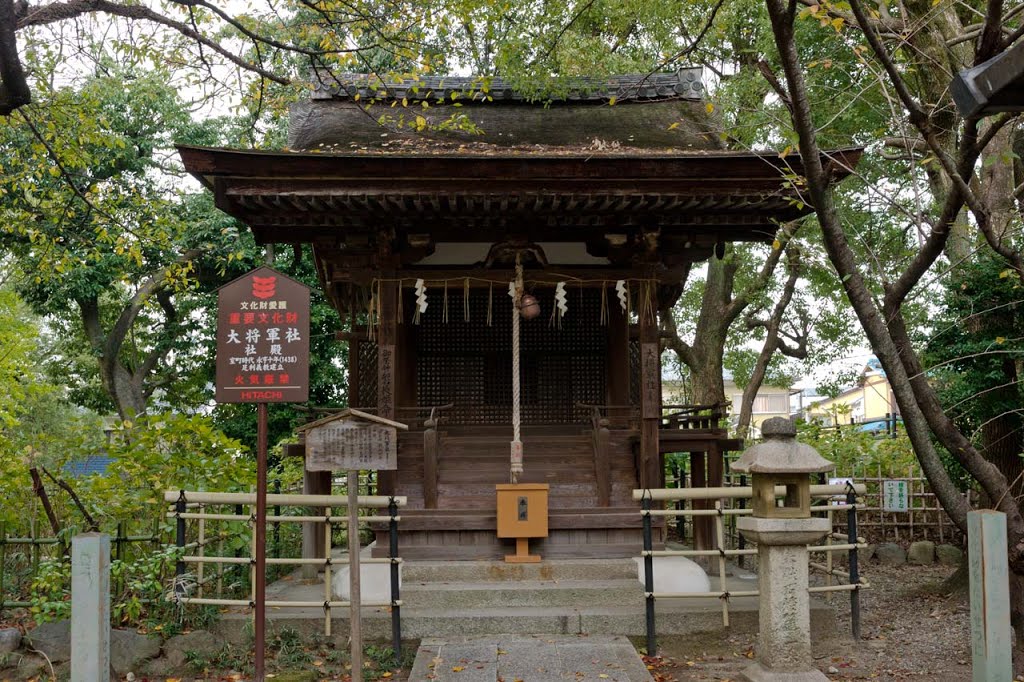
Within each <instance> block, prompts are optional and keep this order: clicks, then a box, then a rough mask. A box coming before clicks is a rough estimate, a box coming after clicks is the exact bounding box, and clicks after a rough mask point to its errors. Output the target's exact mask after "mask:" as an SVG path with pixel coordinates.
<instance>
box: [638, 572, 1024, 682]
mask: <svg viewBox="0 0 1024 682" xmlns="http://www.w3.org/2000/svg"><path fill="white" fill-rule="evenodd" d="M866 569H867V570H865V573H866V576H867V578H868V580H869V581H870V582H871V589H870V590H864V591H863V592H862V597H861V604H862V606H861V613H862V620H861V635H862V636H861V641H859V642H854V641H853V640H852V639H851V638H850V635H849V632H850V613H849V601H848V598H847V597H846V596H845V595H837V596H834V597H833V598H832V603H833V604H834V605H835V608H836V611H837V614H838V616H839V617H838V624H837V634H836V636H834V637H831V638H829V639H827V640H824V641H817V642H815V644H814V654H815V664H816V665H817V666H818V668H820V669H821V670H822V671H823V672H825V673H826V675H828V677H829V678H830V679H832V680H917V679H921V680H930V681H934V682H963V681H965V680H970V679H971V667H970V658H971V654H970V627H971V626H970V609H969V606H968V597H967V594H966V592H963V593H960V594H954V595H945V594H942V593H941V591H940V589H939V587H940V585H941V584H942V582H943V581H944V580H945V579H946V578H948V577H949V576H950V575H952V573H953V569H952V568H949V567H945V566H901V567H899V568H888V567H883V566H879V565H875V564H872V565H869V566H868V567H866ZM755 639H756V638H755V636H754V635H750V636H747V635H738V636H728V635H726V636H725V637H724V638H723V637H706V638H703V639H701V640H694V639H693V638H683V637H679V638H667V637H666V638H661V639H659V647H660V650H659V653H660V654H662V658H660V659H649V660H648V664H649V666H650V668H651V671H652V674H653V675H654V677H655V679H656V680H658V682H669V681H671V680H677V681H678V682H710V681H711V680H718V681H724V680H735V679H736V677H737V675H738V674H739V672H740V671H742V670H743V668H745V667H746V666H747V665H749V663H750V659H751V658H753V656H754V642H755ZM1018 666H1019V663H1018ZM1016 672H1017V673H1020V672H1022V669H1021V668H1020V667H1018V669H1017V671H1016ZM1017 679H1024V677H1021V676H1020V675H1018V677H1017Z"/></svg>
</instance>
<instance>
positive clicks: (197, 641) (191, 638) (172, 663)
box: [164, 630, 224, 670]
mask: <svg viewBox="0 0 1024 682" xmlns="http://www.w3.org/2000/svg"><path fill="white" fill-rule="evenodd" d="M223 645H224V643H223V641H222V640H221V639H220V638H219V637H217V636H215V635H214V634H213V633H211V632H207V631H206V630H193V631H192V632H188V633H185V634H184V635H177V636H175V637H171V638H170V639H168V640H167V641H166V642H164V659H165V660H166V663H167V666H168V667H170V668H171V669H173V670H178V669H180V668H182V667H183V666H184V665H185V664H186V663H187V662H188V659H189V654H192V656H198V657H203V658H208V657H212V656H213V655H215V654H216V653H217V652H219V651H220V649H221V648H222V647H223Z"/></svg>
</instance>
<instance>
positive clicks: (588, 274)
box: [334, 265, 683, 333]
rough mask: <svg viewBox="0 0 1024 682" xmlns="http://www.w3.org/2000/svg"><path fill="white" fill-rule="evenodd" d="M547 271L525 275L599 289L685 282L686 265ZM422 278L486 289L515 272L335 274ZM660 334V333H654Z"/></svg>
mask: <svg viewBox="0 0 1024 682" xmlns="http://www.w3.org/2000/svg"><path fill="white" fill-rule="evenodd" d="M549 267H550V269H548V270H527V271H526V273H525V275H524V278H525V280H526V281H527V282H528V283H531V284H537V283H540V284H549V285H551V286H554V285H555V284H556V283H558V282H565V283H566V284H567V285H569V286H570V287H573V288H575V287H577V286H579V284H580V283H581V282H582V283H583V284H584V285H585V286H587V287H592V288H600V287H603V286H605V285H607V284H614V283H615V282H616V281H617V280H620V279H624V280H634V281H635V280H643V279H650V280H651V281H655V282H665V283H670V284H678V283H679V282H681V281H682V277H683V268H681V267H674V268H665V269H659V270H654V271H651V270H649V269H646V268H644V269H640V268H636V269H617V268H602V267H591V268H584V267H579V266H566V267H562V266H558V265H552V266H549ZM420 278H422V279H423V280H424V282H425V283H426V285H427V286H428V287H430V286H438V285H441V284H443V283H444V282H445V281H448V282H451V281H452V280H460V279H469V286H470V287H480V288H486V287H488V286H489V285H491V284H500V285H503V286H507V285H508V283H509V282H511V281H512V280H513V279H514V278H515V275H514V273H513V272H512V270H506V269H479V268H465V269H457V268H445V269H435V268H415V267H409V268H404V269H402V270H395V271H393V272H391V273H390V274H387V275H385V274H384V273H382V272H381V271H380V270H374V269H369V268H367V269H352V270H349V271H347V272H345V271H338V272H337V273H336V274H335V280H334V281H335V282H339V283H340V282H355V283H358V284H363V285H367V284H369V283H371V282H373V281H374V280H377V279H402V280H404V282H403V283H404V284H405V286H407V287H411V286H412V285H413V282H414V281H415V280H416V279H420ZM655 333H657V332H655Z"/></svg>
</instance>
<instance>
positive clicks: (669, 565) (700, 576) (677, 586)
mask: <svg viewBox="0 0 1024 682" xmlns="http://www.w3.org/2000/svg"><path fill="white" fill-rule="evenodd" d="M634 561H636V568H637V579H639V581H640V584H641V585H643V584H644V560H643V558H642V557H635V558H634ZM654 591H655V592H710V591H711V581H710V580H708V574H707V573H705V572H704V569H703V568H701V567H700V566H699V565H698V564H697V563H696V562H695V561H691V560H690V559H687V558H686V557H684V556H656V557H654Z"/></svg>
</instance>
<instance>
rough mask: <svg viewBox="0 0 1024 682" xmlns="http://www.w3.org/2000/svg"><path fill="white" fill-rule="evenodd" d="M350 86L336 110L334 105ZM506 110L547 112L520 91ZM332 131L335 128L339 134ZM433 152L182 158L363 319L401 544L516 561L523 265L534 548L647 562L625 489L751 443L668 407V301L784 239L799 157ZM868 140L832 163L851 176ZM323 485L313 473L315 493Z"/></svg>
mask: <svg viewBox="0 0 1024 682" xmlns="http://www.w3.org/2000/svg"><path fill="white" fill-rule="evenodd" d="M688 92H689V91H688ZM655 94H656V93H655ZM350 96H351V95H347V94H345V93H344V92H343V93H341V94H340V95H338V94H336V95H335V96H334V97H332V98H328V100H329V101H327V102H325V106H327V105H329V107H330V108H331V109H330V111H331V112H334V113H333V114H331V115H335V114H337V110H338V108H339V107H342V108H343V107H344V105H345V104H346V102H347V103H348V104H352V102H351V101H350V100H346V97H350ZM627 99H628V98H627ZM651 99H657V97H656V96H655V97H652V98H651ZM313 104H316V103H315V102H314V103H313ZM564 104H565V105H566V106H571V105H570V104H568V103H564ZM310 106H311V104H310V103H305V104H304V105H303V107H305V109H303V111H304V112H306V111H307V109H308V107H310ZM493 106H496V107H498V106H500V107H520V108H521V109H523V110H526V109H529V110H531V111H532V110H534V109H535V108H536V107H533V105H529V104H525V103H523V102H522V101H519V100H515V99H514V98H509V100H508V101H507V102H506V103H504V104H495V105H493ZM552 106H553V107H554V108H556V109H557V108H558V107H557V106H556V105H552ZM576 106H581V105H576ZM630 106H632V107H642V106H644V104H643V103H642V102H639V101H637V102H634V103H632V104H631V105H630V104H628V103H627V104H623V105H622V107H623V110H624V111H626V112H627V113H628V114H629V115H630V116H634V115H635V114H633V113H630V111H629V107H630ZM686 106H689V105H688V104H687V105H686ZM304 115H305V120H308V119H309V116H308V112H307V114H304ZM471 115H472V113H471ZM488 115H491V116H494V114H493V113H491V114H488ZM559 115H562V116H565V115H566V113H565V112H564V111H563V112H561V113H560V114H559ZM580 115H585V113H582V114H580ZM607 115H608V112H607V111H603V112H602V116H607ZM673 115H674V116H678V111H676V112H675V113H674V114H673ZM363 118H365V117H363ZM363 118H360V119H358V121H359V122H358V123H356V122H352V121H357V119H352V121H350V124H351V125H352V126H357V125H364V124H365V121H363ZM344 120H348V119H344ZM335 122H336V123H337V121H335ZM293 128H294V126H293ZM333 130H334V131H335V133H334V134H335V135H336V137H339V140H340V141H342V142H343V141H344V139H345V137H344V130H345V128H344V126H341V128H340V130H341V132H338V130H339V127H338V126H337V125H335V128H334V129H333ZM662 130H663V129H662ZM308 132H309V131H308V130H307V131H305V133H304V134H305V137H306V139H309V135H308ZM293 133H294V130H293ZM627 133H628V131H625V132H623V133H622V134H623V135H625V134H627ZM353 135H354V134H353ZM493 137H494V132H493V130H492V131H491V134H490V138H493ZM316 139H319V138H316ZM360 139H362V138H360ZM700 139H701V138H699V137H691V138H690V142H689V144H690V145H691V147H693V146H699V145H697V144H696V142H695V140H697V141H699V140H700ZM518 141H519V142H523V140H522V139H520V140H518ZM580 142H582V140H581V141H580ZM659 144H660V142H659ZM703 144H704V145H705V146H706V144H707V143H703ZM424 145H426V146H425V151H424V148H420V147H417V146H416V145H412V146H409V145H401V146H399V148H398V149H397V150H395V149H392V148H385V147H384V146H383V145H382V144H377V145H376V146H372V147H366V146H360V147H359V148H358V149H352V148H351V147H349V146H345V147H343V149H344V151H337V149H338V147H333V148H331V147H328V151H325V152H308V151H306V152H255V151H240V150H230V149H211V148H201V147H179V150H180V153H181V156H182V159H183V160H184V163H185V166H186V168H187V169H188V171H189V172H191V173H192V174H193V175H195V176H196V177H197V178H199V179H200V180H201V181H202V182H203V184H204V185H206V186H207V187H208V188H209V189H210V190H211V191H212V192H213V193H214V195H215V197H216V202H217V206H218V207H219V208H221V209H222V210H224V211H225V212H227V213H229V214H230V215H233V216H235V217H237V218H238V219H239V220H241V221H242V222H244V223H246V224H247V225H249V226H250V227H251V229H252V231H253V233H254V235H255V237H256V239H257V241H258V242H260V243H290V244H311V245H312V248H313V253H314V255H315V258H316V263H317V268H318V271H319V274H320V279H321V282H322V284H323V289H324V292H325V294H326V295H327V296H328V298H329V299H330V301H331V302H332V304H333V305H334V306H335V307H336V308H337V310H338V311H339V314H341V315H342V316H343V319H346V320H348V321H349V324H348V331H346V332H344V333H342V334H340V335H339V338H341V339H343V340H345V341H347V342H348V343H349V344H350V346H349V348H350V380H349V395H350V404H351V405H353V406H355V407H359V408H360V409H364V410H365V409H375V410H376V412H377V414H379V415H381V416H384V417H387V418H390V419H397V420H401V421H404V422H405V423H407V424H408V425H409V426H410V429H409V431H408V432H405V433H403V434H401V436H400V440H399V455H398V457H399V467H398V470H397V471H395V472H382V473H381V474H380V476H379V479H378V491H377V492H378V494H382V495H388V494H395V493H397V494H401V495H404V496H407V497H408V499H409V505H408V507H407V508H406V509H405V510H403V512H402V523H401V528H402V538H401V543H402V550H401V553H402V556H403V557H407V558H410V559H416V558H449V559H451V558H465V559H470V558H496V557H499V556H501V555H502V554H504V553H505V549H504V548H503V546H502V544H501V542H500V541H499V540H498V539H497V538H496V537H495V495H494V485H495V484H497V483H506V482H508V472H509V468H508V467H509V465H508V461H509V440H510V435H511V406H512V389H511V376H512V363H511V341H510V325H511V322H510V320H511V318H512V300H511V298H510V296H509V283H510V282H511V281H512V280H513V279H514V265H515V261H516V258H517V257H518V258H519V259H520V260H521V261H522V262H523V265H524V280H525V287H526V290H527V292H529V293H530V294H531V295H533V296H535V297H536V298H537V299H538V300H539V302H540V305H541V315H540V317H538V318H537V319H534V320H531V321H524V322H523V323H522V350H521V353H520V355H521V372H520V380H521V384H522V392H521V404H522V410H521V411H522V420H523V434H524V435H523V444H524V475H523V476H522V477H521V478H520V481H521V482H545V483H549V484H550V486H551V500H550V506H551V516H550V522H549V525H550V529H551V530H550V536H549V537H548V538H547V539H546V540H544V541H542V542H539V543H537V544H536V545H535V548H536V551H538V552H539V553H541V554H542V555H544V556H545V557H548V558H553V557H560V556H563V557H564V556H575V557H591V556H594V557H597V556H612V555H620V556H629V555H636V554H637V551H638V548H639V546H640V516H639V514H637V513H636V510H637V507H636V503H635V502H633V500H632V498H631V491H632V490H633V489H634V488H637V487H662V486H663V484H664V466H663V456H664V454H665V453H667V452H689V453H695V454H694V455H693V457H694V463H695V467H696V468H698V469H699V470H700V471H699V472H697V471H695V472H694V482H695V485H696V484H699V483H700V482H701V476H702V475H703V480H704V481H705V482H706V484H711V485H715V484H718V483H720V482H721V478H722V455H723V453H724V452H725V451H727V450H731V449H736V448H738V447H739V443H738V442H737V441H734V440H731V439H729V438H728V436H727V434H726V432H725V430H724V429H723V428H722V427H721V426H720V419H719V416H720V415H719V414H717V413H716V412H715V411H714V410H713V409H694V408H693V407H685V406H683V407H680V408H678V409H673V410H666V409H664V407H665V406H663V405H662V399H661V346H660V333H659V322H658V319H659V315H660V311H663V310H667V309H669V308H670V307H671V306H672V304H673V303H674V302H675V301H676V300H677V299H678V297H679V295H680V294H681V283H682V281H683V279H684V278H683V273H684V272H685V270H686V269H687V268H689V267H690V266H691V264H692V263H693V262H695V261H699V260H703V259H706V258H708V257H711V256H712V255H713V254H714V253H715V252H716V251H718V252H719V253H721V250H722V248H723V246H724V244H725V243H726V242H729V241H763V242H769V243H770V242H771V241H772V240H773V238H774V235H775V232H776V228H777V225H778V224H779V223H780V222H784V221H789V220H793V219H796V218H799V217H800V216H802V215H805V214H807V213H808V212H809V211H810V210H811V209H810V208H809V207H808V206H806V205H805V204H804V203H802V202H801V201H798V200H797V199H796V196H797V189H795V187H796V183H794V182H793V178H795V177H799V176H801V175H802V172H803V171H802V164H801V159H800V158H799V156H798V155H794V154H790V155H788V156H786V157H785V158H782V157H780V156H778V155H776V154H769V153H766V154H752V153H734V152H722V151H710V150H704V151H700V150H697V151H695V150H693V149H690V150H685V151H683V150H679V149H669V150H668V151H666V150H665V148H664V146H661V147H659V148H658V149H656V150H655V149H624V148H623V147H622V146H618V145H615V146H611V147H609V148H606V149H603V150H602V149H595V148H593V147H583V146H581V144H579V143H577V144H575V145H573V144H569V145H562V146H558V147H542V148H541V147H530V148H522V147H513V148H507V147H499V146H495V145H490V144H480V143H474V144H461V145H460V144H459V143H451V142H445V143H443V144H439V143H430V144H428V143H424ZM410 149H411V150H412V151H410ZM859 154H860V152H859V150H840V151H837V152H830V153H829V154H827V155H826V156H825V157H823V161H824V162H825V164H826V166H827V168H828V169H829V172H830V173H831V174H832V177H833V178H834V179H836V180H838V179H841V178H842V177H844V176H845V175H847V174H848V173H849V172H850V170H851V169H852V167H853V166H854V165H855V164H856V162H857V160H858V158H859ZM559 290H564V292H565V296H564V305H565V306H566V307H567V310H566V312H565V314H564V315H560V314H559V313H558V312H557V309H556V308H557V306H556V305H555V298H556V295H557V293H558V291H559ZM424 300H425V301H426V304H427V307H426V309H425V310H422V307H421V303H422V302H423V301H424ZM318 476H319V477H318ZM325 480H328V479H327V478H326V477H324V476H321V475H315V474H311V475H310V489H309V491H310V492H318V491H319V490H318V486H321V487H322V486H323V485H325V483H324V481H325ZM698 541H700V542H704V539H702V538H698Z"/></svg>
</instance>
